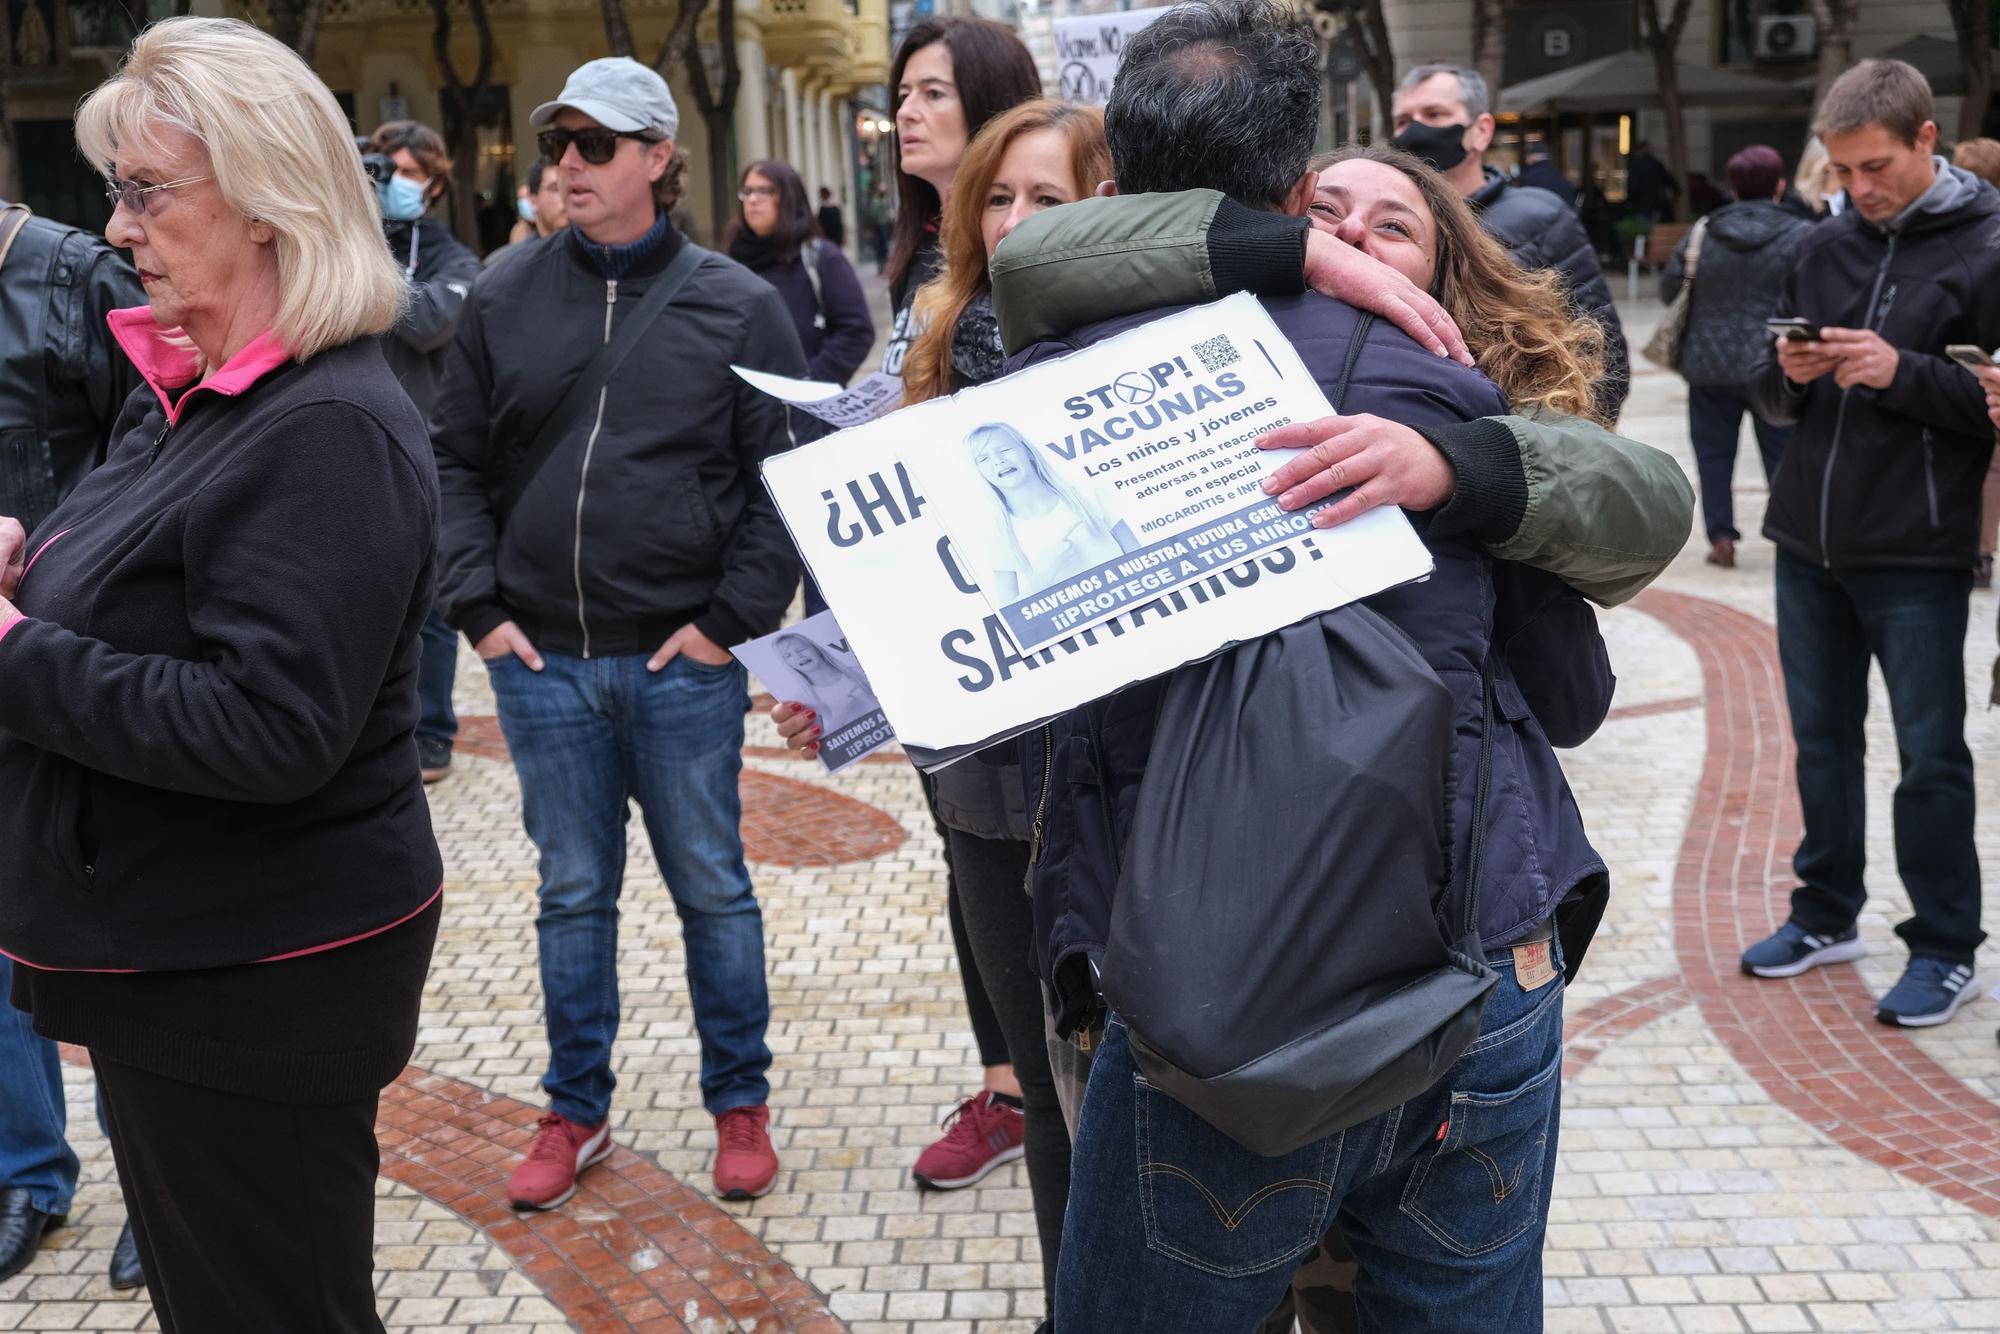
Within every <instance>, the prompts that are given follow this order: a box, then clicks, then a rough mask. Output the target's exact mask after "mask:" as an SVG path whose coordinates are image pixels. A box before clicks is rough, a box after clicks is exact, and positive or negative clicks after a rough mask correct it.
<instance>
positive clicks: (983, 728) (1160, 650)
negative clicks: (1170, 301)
mask: <svg viewBox="0 0 2000 1334" xmlns="http://www.w3.org/2000/svg"><path fill="white" fill-rule="evenodd" d="M1216 310H1217V307H1208V308H1206V309H1205V312H1204V313H1203V317H1204V319H1205V320H1206V322H1207V327H1208V328H1209V329H1210V331H1211V332H1213V331H1214V330H1216V329H1219V328H1222V327H1223V325H1222V324H1221V323H1219V322H1218V321H1217V318H1216V315H1215V312H1216ZM1260 313H1261V312H1260ZM1159 323H1166V321H1160V322H1159ZM1149 327H1152V326H1149ZM1232 327H1234V326H1232ZM1272 337H1273V338H1275V343H1274V344H1273V345H1270V346H1269V348H1268V350H1269V352H1270V354H1271V356H1272V357H1273V358H1274V359H1276V358H1277V357H1278V354H1279V353H1280V351H1281V350H1282V352H1283V353H1284V354H1285V355H1287V356H1292V357H1293V359H1294V360H1296V356H1295V354H1292V353H1291V349H1290V346H1289V344H1287V343H1285V341H1284V340H1283V338H1282V337H1279V336H1277V335H1275V332H1274V333H1273V334H1272ZM1105 346H1109V344H1106V345H1105ZM1241 351H1242V352H1245V353H1247V354H1248V355H1249V356H1254V357H1257V358H1258V360H1260V361H1261V360H1263V357H1262V355H1261V354H1259V353H1258V352H1256V351H1255V350H1253V349H1252V348H1250V347H1247V346H1246V347H1244V348H1242V349H1241ZM1181 355H1182V356H1183V357H1185V356H1186V354H1185V352H1183V353H1182V354H1181ZM1087 356H1088V354H1080V355H1078V356H1073V357H1068V358H1064V359H1062V360H1060V361H1055V362H1050V363H1047V364H1045V365H1042V366H1038V367H1035V368H1033V369H1030V370H1027V371H1023V372H1020V373H1019V374H1017V375H1012V376H1009V377H1007V378H1006V379H1005V380H1001V381H997V382H995V383H994V384H992V385H989V386H985V387H983V388H981V389H974V390H968V391H966V392H965V393H963V394H960V395H958V396H956V397H955V398H950V399H939V400H934V401H932V402H928V403H920V404H917V405H915V406H913V407H908V408H905V409H903V410H902V411H901V412H898V413H896V414H894V415H893V416H891V417H887V418H884V419H883V420H881V421H878V422H875V423H872V424H870V425H868V426H863V427H859V428H856V429H854V430H849V431H843V432H840V433H839V434H837V435H832V436H829V437H827V438H826V439H824V440H820V441H816V442H814V443H812V444H808V445H803V446H801V447H799V448H797V449H794V450H791V451H789V452H787V453H784V454H780V455H777V456H775V457H774V458H772V459H770V460H769V461H768V462H766V464H765V465H764V479H765V482H766V484H767V485H768V486H769V487H770V490H771V494H772V496H773V497H774V498H775V500H776V502H777V505H778V509H779V512H780V513H781V514H783V515H784V518H785V522H786V523H787V525H788V526H789V527H790V528H791V532H792V536H793V539H794V541H796V542H797V544H798V547H799V551H800V553H801V554H802V555H803V556H804V557H805V561H806V564H807V566H808V567H809V568H810V569H811V570H812V572H813V577H814V578H815V580H817V582H818V583H819V586H820V590H821V592H822V593H824V594H825V596H826V599H827V602H828V603H829V604H830V605H831V606H832V607H833V609H834V611H835V612H836V613H837V614H838V616H839V618H840V623H841V626H842V628H843V629H844V630H845V631H846V632H847V638H848V642H849V644H850V645H851V646H852V648H853V650H854V653H855V655H856V656H857V657H858V658H859V659H860V662H861V665H862V667H863V668H864V669H865V670H866V672H867V675H868V679H869V682H870V683H871V684H872V685H873V687H874V689H875V693H876V696H877V697H878V698H879V700H880V701H881V703H882V706H883V708H884V710H885V712H886V713H887V715H888V719H889V721H890V723H891V724H892V725H893V726H894V728H895V731H896V735H897V737H898V739H899V740H900V741H901V742H902V744H903V745H904V747H905V748H906V749H910V748H921V749H923V750H926V751H936V752H947V753H950V754H959V753H963V752H964V750H965V749H967V748H976V747H977V746H978V745H980V744H981V743H984V742H989V741H993V740H997V739H999V738H1002V737H1007V736H1012V735H1014V734H1016V733H1018V732H1020V731H1022V730H1024V729H1026V728H1028V727H1031V726H1033V725H1034V724H1036V723H1039V722H1041V721H1043V720H1045V719H1048V718H1052V717H1055V716H1056V715H1058V714H1061V713H1064V712H1066V711H1068V710H1069V709H1072V708H1075V707H1076V706H1078V705H1080V704H1084V703H1087V702H1088V701H1090V700H1093V699H1098V698H1101V697H1103V696H1105V695H1108V694H1111V693H1113V692H1114V691H1116V690H1118V689H1120V688H1121V687H1123V686H1126V685H1129V684H1131V683H1133V682H1135V681H1143V680H1146V679H1147V678H1149V677H1153V676H1157V675H1159V674H1160V673H1162V672H1165V671H1169V670H1171V669H1172V668H1174V667H1178V666H1180V665H1182V664H1183V663H1188V662H1193V661H1196V660H1198V659H1201V658H1204V657H1207V656H1209V655H1211V654H1213V653H1215V652H1217V651H1219V650H1221V649H1223V648H1226V647H1227V646H1229V645H1230V644H1234V643H1240V642H1242V641H1244V640H1247V639H1252V638H1255V637H1257V636H1259V635H1263V634H1268V633H1270V632H1271V631H1273V630H1276V629H1278V628H1279V627H1280V626H1284V625H1289V624H1291V623H1292V622H1293V621H1296V620H1298V619H1300V618H1301V617H1304V616H1309V615H1312V614H1313V613H1315V612H1320V611H1324V610H1327V609H1329V608H1332V607H1337V606H1341V605H1343V604H1345V603H1348V602H1352V601H1355V600H1357V599H1360V598H1364V597H1367V596H1369V595H1370V594H1373V593H1377V592H1380V591H1382V590H1383V589H1385V588H1390V587H1393V586H1395V585H1397V584H1401V583H1406V582H1408V581H1410V580H1412V579H1418V578H1422V577H1423V576H1424V575H1426V574H1427V573H1428V572H1429V571H1430V568H1431V561H1430V553H1429V552H1428V551H1427V550H1426V549H1425V547H1424V545H1423V543H1422V542H1421V541H1420V540H1418V538H1417V536H1416V534H1415V532H1414V531H1413V530H1412V529H1411V528H1410V525H1409V521H1408V520H1407V519H1405V518H1404V517H1403V514H1402V512H1401V511H1400V510H1394V509H1377V510H1371V511H1369V512H1368V513H1366V514H1363V515H1362V516H1361V517H1359V518H1357V519H1354V520H1352V521H1350V522H1348V523H1344V524H1341V525H1340V526H1339V527H1336V528H1332V529H1327V530H1325V531H1321V532H1313V533H1312V534H1311V536H1310V537H1306V538H1303V539H1297V540H1292V541H1289V542H1288V543H1287V544H1283V545H1268V544H1265V545H1260V546H1259V547H1258V548H1257V549H1255V550H1252V549H1251V545H1250V543H1249V542H1248V540H1247V538H1246V540H1245V542H1244V547H1243V549H1242V552H1241V554H1238V555H1235V556H1234V557H1233V558H1231V559H1229V560H1226V561H1219V562H1218V563H1216V564H1214V565H1212V566H1211V567H1210V568H1208V569H1207V570H1206V571H1204V572H1203V573H1202V574H1201V575H1200V576H1199V577H1198V578H1195V579H1193V580H1191V581H1189V582H1187V583H1185V584H1184V585H1183V586H1181V587H1178V588H1175V589H1173V590H1172V591H1169V592H1166V593H1164V594H1159V593H1156V594H1154V595H1152V596H1151V597H1149V598H1147V599H1143V600H1141V601H1140V602H1138V603H1137V604H1136V605H1134V606H1131V607H1129V608H1126V609H1124V610H1122V611H1118V612H1116V613H1114V614H1113V615H1112V617H1111V618H1110V619H1109V620H1106V621H1104V622H1102V623H1100V624H1098V625H1096V626H1094V627H1090V628H1086V629H1081V630H1079V631H1076V632H1073V633H1070V634H1068V635H1066V636H1064V637H1063V638H1061V639H1059V640H1057V641H1056V642H1055V643H1053V644H1051V645H1048V646H1046V647H1043V648H1040V649H1036V650H1033V651H1030V652H1025V653H1024V652H1022V651H1021V650H1020V648H1019V647H1018V645H1017V644H1016V642H1015V640H1014V638H1013V636H1012V635H1011V634H1010V633H1009V631H1008V629H1007V628H1006V626H1005V625H1004V624H1003V622H1002V620H1001V617H1000V615H999V613H998V612H996V611H995V610H994V609H993V608H992V606H991V605H990V604H989V603H988V601H987V599H986V597H985V595H984V594H983V593H982V592H981V591H980V587H979V579H980V578H982V577H983V576H982V575H980V574H978V573H976V572H975V569H976V567H975V566H974V565H973V563H972V562H970V561H967V560H963V559H961V558H960V557H959V554H958V552H957V550H956V548H955V546H954V544H953V542H952V541H951V540H950V539H949V538H948V537H947V536H946V530H945V527H944V525H943V524H941V523H940V522H939V520H938V517H937V511H936V510H935V508H934V507H933V506H932V504H931V503H930V501H929V500H928V499H927V497H926V494H925V492H924V491H923V489H922V487H921V486H920V484H919V482H918V480H917V471H916V469H915V468H914V467H913V466H912V464H913V463H914V462H915V461H917V460H919V459H921V458H923V457H925V456H926V455H927V454H928V453H931V452H938V451H949V450H955V449H958V448H960V447H961V446H960V442H961V441H962V440H963V439H964V438H965V435H966V432H967V429H968V424H976V423H978V422H982V421H987V420H993V419H996V418H995V417H994V414H996V413H999V412H1001V411H1003V408H1002V407H996V406H993V404H994V402H995V401H996V400H997V401H998V402H999V403H1001V404H1002V405H1011V406H1013V407H1015V408H1018V409H1019V412H1018V413H1009V414H1008V415H1007V417H1006V418H1001V419H1004V420H1019V421H1024V422H1025V421H1026V420H1027V418H1028V415H1029V414H1030V413H1031V410H1037V409H1040V410H1043V412H1044V416H1046V404H1045V403H1044V400H1053V401H1054V402H1055V403H1056V404H1057V406H1058V409H1059V408H1060V402H1061V400H1062V399H1064V398H1066V397H1069V396H1071V395H1072V394H1073V393H1074V392H1075V382H1076V380H1077V377H1078V372H1077V369H1076V368H1077V366H1078V364H1079V363H1082V362H1084V360H1085V357H1087ZM1245 359H1246V360H1247V357H1246V358H1245ZM1176 371H1178V368H1176ZM1094 374H1095V372H1090V371H1086V372H1085V376H1086V378H1088V376H1090V375H1094ZM1108 382H1109V381H1105V383H1108ZM1098 383H1099V380H1097V379H1094V378H1092V379H1090V384H1091V385H1096V384H1098ZM1239 397H1241V396H1240V395H1239ZM1093 401H1095V400H1093ZM968 403H969V404H970V406H968ZM1190 406H1192V400H1191V399H1190ZM1324 410H1325V405H1324V401H1323V400H1322V401H1321V404H1320V406H1319V408H1318V411H1321V412H1323V411H1324ZM1206 416H1207V411H1206V410H1205V411H1204V417H1203V419H1204V420H1205V419H1206ZM1231 433H1232V434H1233V433H1234V432H1233V431H1232V432H1231ZM1056 438H1058V439H1060V437H1059V436H1058V437H1056ZM1283 457H1286V456H1285V455H1274V456H1273V458H1272V461H1271V466H1275V465H1276V462H1277V461H1278V460H1280V459H1282V458H1283ZM1204 461H1207V460H1204ZM1235 540H1236V539H1234V538H1232V539H1228V541H1235Z"/></svg>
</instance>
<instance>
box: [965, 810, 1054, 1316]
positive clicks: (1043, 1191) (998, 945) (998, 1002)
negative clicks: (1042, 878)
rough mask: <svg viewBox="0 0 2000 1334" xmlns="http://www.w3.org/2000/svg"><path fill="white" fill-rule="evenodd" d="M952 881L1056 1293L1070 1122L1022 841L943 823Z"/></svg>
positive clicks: (1048, 1282) (1046, 1279) (1047, 1278)
mask: <svg viewBox="0 0 2000 1334" xmlns="http://www.w3.org/2000/svg"><path fill="white" fill-rule="evenodd" d="M947 832H948V837H949V840H950V841H949V844H948V847H949V849H950V853H951V858H950V860H951V871H952V881H953V884H954V885H955V886H956V888H957V894H956V896H955V897H956V900H957V906H958V908H959V910H960V914H961V915H962V917H963V920H964V924H965V944H964V945H962V946H961V947H960V950H961V956H960V957H961V958H963V957H964V951H965V950H966V949H967V948H969V949H970V951H971V957H972V958H973V960H975V961H976V962H977V964H978V969H979V976H978V981H979V985H980V987H981V988H982V989H983V990H984V992H985V996H986V999H987V1001H988V1003H989V1007H990V1013H991V1014H992V1015H993V1017H994V1020H995V1021H996V1022H997V1024H998V1026H999V1029H1000V1033H1001V1035H1002V1037H1003V1039H1004V1041H1005V1043H1006V1051H1007V1053H1008V1056H1009V1059H1011V1060H1012V1061H1013V1063H1014V1078H1016V1079H1018V1080H1020V1081H1021V1101H1022V1103H1023V1104H1024V1105H1025V1107H1026V1111H1025V1112H1024V1113H1023V1115H1024V1116H1025V1118H1026V1121H1025V1124H1024V1127H1023V1129H1024V1132H1025V1134H1026V1143H1025V1145H1024V1146H1023V1147H1024V1148H1025V1150H1026V1152H1025V1153H1024V1154H1023V1157H1025V1158H1026V1159H1027V1165H1028V1192H1029V1195H1030V1196H1031V1197H1032V1198H1033V1200H1034V1205H1035V1231H1036V1233H1037V1234H1038V1235H1039V1237H1040V1239H1041V1243H1042V1279H1043V1288H1044V1291H1045V1292H1046V1293H1047V1295H1048V1298H1049V1300H1050V1302H1051V1303H1053V1302H1054V1300H1055V1275H1056V1258H1057V1256H1058V1255H1060V1254H1061V1252H1062V1228H1063V1214H1064V1212H1065V1211H1066V1210H1067V1209H1068V1208H1069V1156H1070V1142H1069V1127H1068V1126H1067V1125H1066V1124H1064V1122H1063V1112H1062V1102H1061V1101H1060V1100H1059V1099H1058V1098H1057V1096H1056V1085H1055V1077H1054V1076H1053V1075H1052V1074H1051V1073H1050V1070H1049V1048H1048V1043H1047V1041H1046V1038H1045V1029H1044V1027H1043V1023H1042V983H1041V977H1040V975H1039V973H1037V971H1036V969H1035V901H1034V899H1033V898H1031V897H1030V896H1029V893H1028V886H1027V880H1028V845H1027V844H1026V843H1023V842H1021V841H1020V840H1019V839H990V838H978V837H976V836H974V835H972V834H967V833H962V832H961V831H959V830H956V829H953V830H949V831H947Z"/></svg>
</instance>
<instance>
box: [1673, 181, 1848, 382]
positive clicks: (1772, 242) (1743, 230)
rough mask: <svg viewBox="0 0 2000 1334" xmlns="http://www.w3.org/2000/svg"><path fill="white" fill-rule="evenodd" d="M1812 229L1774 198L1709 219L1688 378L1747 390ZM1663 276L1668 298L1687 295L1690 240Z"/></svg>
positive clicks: (1693, 304) (1684, 368)
mask: <svg viewBox="0 0 2000 1334" xmlns="http://www.w3.org/2000/svg"><path fill="white" fill-rule="evenodd" d="M1811 230H1812V224H1811V223H1809V222H1807V221H1805V220H1804V219H1803V218H1801V217H1799V216H1798V215H1797V214H1795V213H1793V212H1792V211H1791V210H1789V209H1787V208H1786V207H1785V206H1784V205H1782V204H1776V203H1773V202H1772V201H1770V200H1768V199H1753V200H1746V201H1744V202H1742V203H1736V204H1725V205H1724V206H1723V207H1721V208H1719V209H1717V210H1715V212H1713V213H1711V214H1709V215H1708V220H1707V223H1706V225H1705V226H1704V227H1703V236H1702V241H1701V253H1700V255H1699V256H1697V257H1696V259H1695V266H1694V267H1695V276H1694V293H1693V295H1692V296H1690V297H1689V302H1690V304H1689V307H1688V320H1687V331H1686V333H1684V334H1683V335H1682V336H1681V375H1682V376H1683V377H1685V378H1686V380H1687V382H1688V383H1689V384H1692V385H1740V384H1742V383H1743V381H1744V380H1745V379H1747V378H1749V376H1750V373H1751V372H1752V371H1753V370H1754V369H1755V368H1756V365H1757V359H1758V358H1759V357H1760V356H1762V355H1763V352H1764V348H1765V346H1766V345H1767V344H1769V343H1770V341H1771V337H1770V335H1769V334H1768V333H1766V332H1765V330H1764V321H1765V320H1766V319H1769V318H1770V315H1771V311H1772V310H1773V309H1774V308H1775V307H1776V306H1777V304H1778V288H1779V287H1780V286H1781V285H1783V283H1784V281H1785V274H1787V273H1788V272H1790V271H1791V267H1792V255H1793V254H1794V252H1796V251H1797V250H1798V248H1799V241H1800V239H1801V238H1802V237H1804V236H1805V234H1806V233H1807V232H1809V231H1811ZM1692 237H1693V233H1692V232H1690V233H1689V234H1688V236H1687V237H1686V238H1683V239H1682V241H1681V244H1680V248H1679V249H1677V250H1675V251H1674V257H1673V258H1672V259H1670V260H1668V261H1667V267H1666V269H1665V270H1664V271H1663V272H1662V273H1661V274H1660V300H1662V301H1672V300H1673V299H1674V298H1675V297H1676V296H1677V295H1679V294H1680V290H1681V285H1682V283H1683V282H1684V280H1685V279H1686V276H1687V248H1688V240H1690V239H1692Z"/></svg>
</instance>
